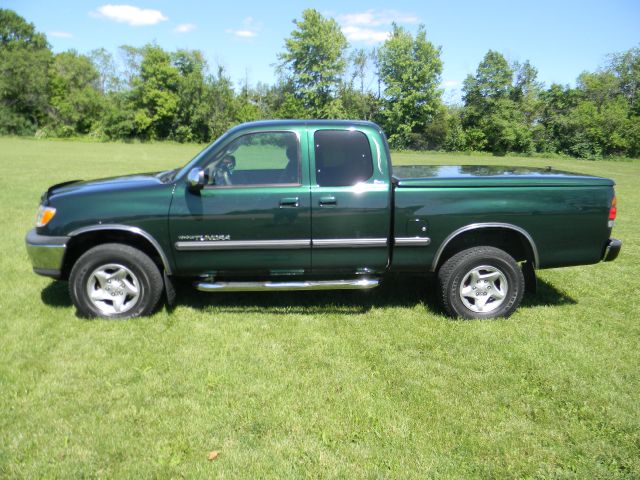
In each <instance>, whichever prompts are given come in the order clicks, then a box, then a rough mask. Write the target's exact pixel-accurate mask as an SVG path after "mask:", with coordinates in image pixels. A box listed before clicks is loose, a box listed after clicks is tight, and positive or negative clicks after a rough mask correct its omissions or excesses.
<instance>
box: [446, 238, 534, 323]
mask: <svg viewBox="0 0 640 480" xmlns="http://www.w3.org/2000/svg"><path fill="white" fill-rule="evenodd" d="M438 284H439V288H440V297H441V300H442V303H443V306H444V308H445V310H446V311H447V313H449V314H450V315H452V316H454V317H462V318H467V319H474V318H478V319H482V318H495V317H508V316H509V315H511V314H512V313H513V312H514V310H515V309H516V308H517V307H518V305H520V302H521V301H522V296H523V294H524V288H525V283H524V276H523V274H522V270H521V269H520V267H519V266H518V263H517V262H516V261H515V260H514V259H513V257H511V255H509V254H508V253H506V252H505V251H503V250H500V249H498V248H494V247H474V248H469V249H467V250H463V251H462V252H459V253H457V254H455V255H454V256H452V257H451V258H450V259H448V260H447V261H446V262H445V263H444V264H443V265H442V267H441V268H440V270H439V271H438Z"/></svg>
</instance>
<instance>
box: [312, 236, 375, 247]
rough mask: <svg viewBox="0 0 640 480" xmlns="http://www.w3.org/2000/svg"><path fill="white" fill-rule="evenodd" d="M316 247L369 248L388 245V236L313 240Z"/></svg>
mask: <svg viewBox="0 0 640 480" xmlns="http://www.w3.org/2000/svg"><path fill="white" fill-rule="evenodd" d="M313 246H314V247H316V248H367V247H386V246H387V239H386V238H327V239H319V240H313Z"/></svg>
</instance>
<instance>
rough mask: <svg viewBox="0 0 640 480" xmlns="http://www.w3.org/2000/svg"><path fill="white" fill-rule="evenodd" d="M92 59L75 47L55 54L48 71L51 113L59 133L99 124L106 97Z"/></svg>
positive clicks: (61, 134) (80, 132) (75, 131)
mask: <svg viewBox="0 0 640 480" xmlns="http://www.w3.org/2000/svg"><path fill="white" fill-rule="evenodd" d="M98 82H99V74H98V72H97V71H96V69H95V68H94V66H93V64H92V62H91V59H90V58H89V57H87V56H86V55H80V54H78V52H76V51H74V50H69V51H67V52H62V53H58V54H57V55H55V57H54V60H53V63H52V64H51V68H50V71H49V93H50V100H49V101H50V105H51V110H50V116H51V117H52V119H53V124H54V126H56V127H57V133H58V135H60V136H68V135H74V134H86V133H89V131H90V130H91V129H92V127H93V126H94V125H96V124H97V123H98V121H99V119H100V116H101V114H102V109H103V98H104V97H103V96H102V95H101V94H100V92H99V91H98V89H97V88H96V86H97V85H98Z"/></svg>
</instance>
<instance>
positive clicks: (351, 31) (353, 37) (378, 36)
mask: <svg viewBox="0 0 640 480" xmlns="http://www.w3.org/2000/svg"><path fill="white" fill-rule="evenodd" d="M342 33H344V35H345V37H347V39H348V40H349V41H351V42H364V43H369V44H372V43H378V42H384V41H385V40H386V39H387V38H389V32H385V31H383V30H374V29H373V28H363V27H357V26H347V27H342Z"/></svg>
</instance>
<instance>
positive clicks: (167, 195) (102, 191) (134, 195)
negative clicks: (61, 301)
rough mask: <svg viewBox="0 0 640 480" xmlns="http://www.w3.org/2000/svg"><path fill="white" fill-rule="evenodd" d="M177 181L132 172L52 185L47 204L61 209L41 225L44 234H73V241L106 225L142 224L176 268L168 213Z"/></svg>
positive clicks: (40, 232) (131, 225)
mask: <svg viewBox="0 0 640 480" xmlns="http://www.w3.org/2000/svg"><path fill="white" fill-rule="evenodd" d="M173 189H174V185H173V184H171V183H164V182H162V181H161V180H160V179H158V178H157V176H155V175H153V174H148V175H131V176H126V177H117V178H109V179H102V180H96V181H88V182H76V183H73V184H70V185H65V186H62V187H59V188H55V186H54V187H52V188H51V189H50V192H49V193H48V194H47V198H46V200H45V202H46V204H48V205H51V206H54V207H55V208H56V210H57V213H56V215H55V216H54V218H53V219H52V220H51V222H50V223H49V224H48V225H47V226H46V227H44V228H39V229H37V232H38V233H39V234H41V235H50V236H71V237H72V238H71V240H70V242H69V245H72V244H73V242H74V241H78V240H79V239H81V237H82V235H83V233H78V232H83V231H84V232H87V230H90V229H92V228H104V226H106V225H113V226H117V227H119V228H120V227H122V228H126V227H131V228H138V229H141V230H143V231H144V232H146V233H147V234H148V235H149V236H150V237H152V238H153V239H155V241H156V242H157V243H158V244H159V246H160V247H161V248H162V250H163V252H164V253H165V255H166V257H167V260H168V262H169V267H170V270H171V271H173V270H175V268H174V264H173V258H172V255H171V245H170V243H169V230H168V213H169V205H170V203H171V198H172V192H173Z"/></svg>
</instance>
